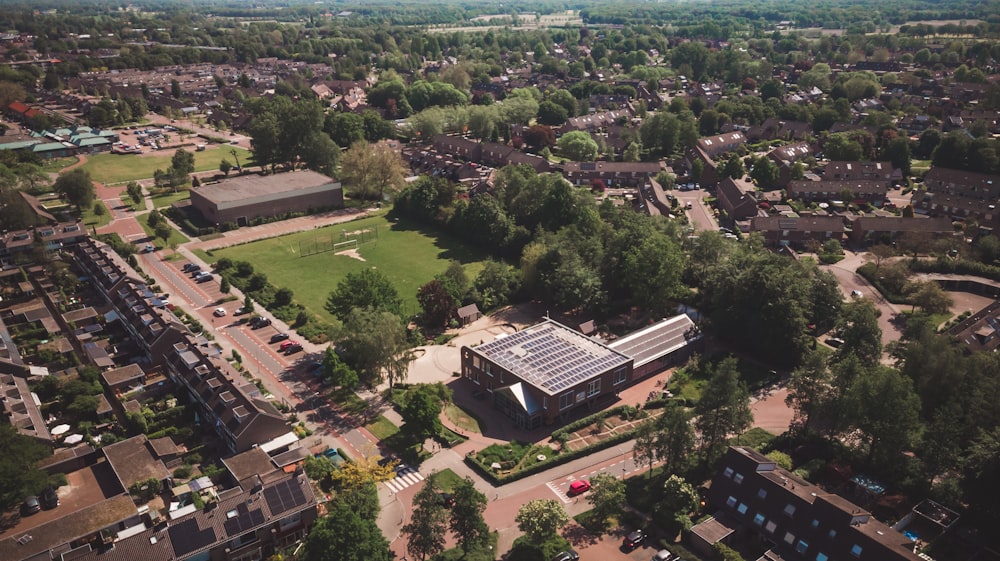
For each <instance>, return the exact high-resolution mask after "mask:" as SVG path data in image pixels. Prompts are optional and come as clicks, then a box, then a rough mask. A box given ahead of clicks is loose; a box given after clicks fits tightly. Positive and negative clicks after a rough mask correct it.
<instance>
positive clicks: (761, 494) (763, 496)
mask: <svg viewBox="0 0 1000 561" xmlns="http://www.w3.org/2000/svg"><path fill="white" fill-rule="evenodd" d="M757 498H758V499H766V498H767V489H765V488H763V487H761V488H760V489H758V490H757Z"/></svg>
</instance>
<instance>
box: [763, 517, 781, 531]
mask: <svg viewBox="0 0 1000 561" xmlns="http://www.w3.org/2000/svg"><path fill="white" fill-rule="evenodd" d="M777 527H778V525H777V524H775V523H774V521H773V520H772V521H770V522H768V523H767V524H764V531H765V532H767V533H768V534H773V533H774V530H775V529H777Z"/></svg>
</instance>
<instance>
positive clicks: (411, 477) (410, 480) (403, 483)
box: [385, 464, 424, 493]
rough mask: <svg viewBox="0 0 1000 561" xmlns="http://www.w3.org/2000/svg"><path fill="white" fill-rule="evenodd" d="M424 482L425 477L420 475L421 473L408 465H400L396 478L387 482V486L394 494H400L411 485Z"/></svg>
mask: <svg viewBox="0 0 1000 561" xmlns="http://www.w3.org/2000/svg"><path fill="white" fill-rule="evenodd" d="M423 480H424V476H422V475H420V472H419V471H417V470H415V469H413V468H411V467H410V466H408V465H406V464H399V466H398V467H397V468H396V477H394V478H393V479H390V480H389V481H386V482H385V486H386V487H388V488H389V489H390V490H391V491H392V492H393V493H398V492H400V491H402V490H403V489H406V488H407V487H409V486H410V485H416V484H417V483H420V482H421V481H423Z"/></svg>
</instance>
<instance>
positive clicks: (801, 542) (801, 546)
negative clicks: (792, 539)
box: [795, 540, 809, 553]
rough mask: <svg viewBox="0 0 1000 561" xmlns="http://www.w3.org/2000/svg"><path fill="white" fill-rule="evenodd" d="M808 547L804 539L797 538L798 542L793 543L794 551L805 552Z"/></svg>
mask: <svg viewBox="0 0 1000 561" xmlns="http://www.w3.org/2000/svg"><path fill="white" fill-rule="evenodd" d="M807 549H809V543H808V542H806V541H805V540H799V543H797V544H795V551H798V552H799V553H805V552H806V550H807Z"/></svg>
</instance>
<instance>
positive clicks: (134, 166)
mask: <svg viewBox="0 0 1000 561" xmlns="http://www.w3.org/2000/svg"><path fill="white" fill-rule="evenodd" d="M187 150H188V152H192V153H193V154H194V170H195V171H211V170H217V169H219V162H221V161H222V160H223V159H226V160H229V163H231V164H233V165H235V164H236V158H234V157H233V155H232V153H231V152H230V151H231V150H236V154H237V155H238V156H239V160H240V164H241V165H243V166H244V167H245V166H248V165H250V162H251V161H252V160H253V155H252V154H251V153H250V151H249V150H245V149H243V148H240V147H239V146H229V145H222V146H221V147H219V148H209V149H207V150H205V151H203V152H197V151H195V150H194V148H192V147H189V148H187ZM173 155H174V150H163V151H162V154H161V153H157V154H155V155H153V154H149V155H142V156H140V155H138V154H111V153H105V154H96V155H92V156H87V163H86V164H84V165H83V169H85V170H87V171H88V172H90V178H91V179H93V180H94V181H97V182H98V183H122V182H125V181H137V180H140V179H150V178H152V177H153V172H154V171H156V170H157V169H167V168H168V167H170V158H172V157H173Z"/></svg>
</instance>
